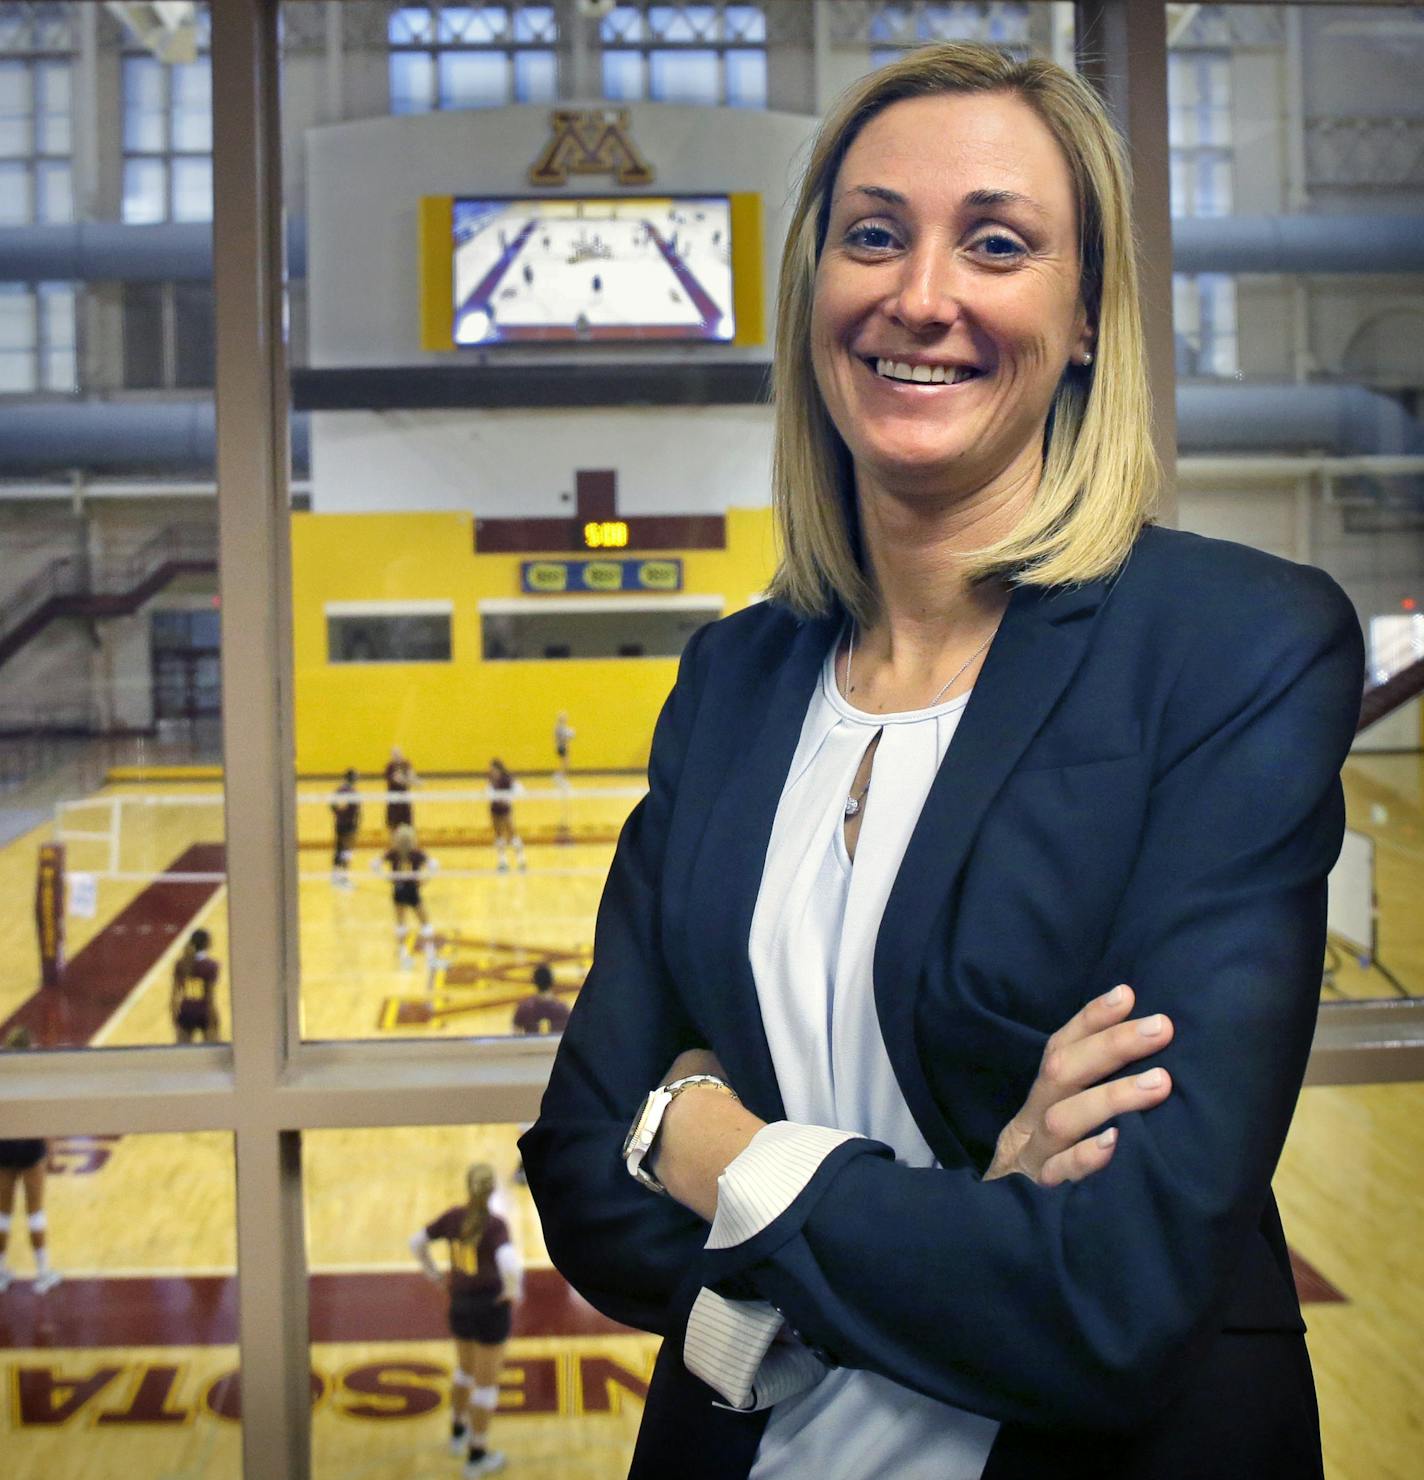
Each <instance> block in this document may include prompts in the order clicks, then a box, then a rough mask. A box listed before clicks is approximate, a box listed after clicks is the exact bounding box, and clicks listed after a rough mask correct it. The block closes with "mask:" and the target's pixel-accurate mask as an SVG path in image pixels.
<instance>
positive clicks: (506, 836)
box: [489, 756, 525, 874]
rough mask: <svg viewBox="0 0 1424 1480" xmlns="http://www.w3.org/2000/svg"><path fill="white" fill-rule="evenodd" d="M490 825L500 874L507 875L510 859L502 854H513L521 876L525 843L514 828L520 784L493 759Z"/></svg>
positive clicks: (497, 758)
mask: <svg viewBox="0 0 1424 1480" xmlns="http://www.w3.org/2000/svg"><path fill="white" fill-rule="evenodd" d="M489 788H490V804H489V809H490V825H491V826H492V827H493V828H494V851H495V857H496V858H497V860H498V864H497V866H498V868H499V871H500V873H502V874H504V873H508V872H509V859H508V858H507V857H506V856H505V850H506V849H507V848H512V849H513V850H514V862H515V864H516V865H517V867H518V868H519V871H520V872H521V873H522V872H523V871H524V868H525V863H524V840H523V839H522V838H521V837H520V836H519V834H518V832H516V831H515V827H514V796H515V793H516V791H517V790H518V788H519V783H518V782H517V781H516V780H515V779H514V776H513V774H512V773H511V772H510V770H509V768H508V767H507V766H506V765H505V764H504V762H503V761H502V760H500V759H499V757H498V756H496V757H495V758H494V759H493V760H492V761H491V762H490V767H489Z"/></svg>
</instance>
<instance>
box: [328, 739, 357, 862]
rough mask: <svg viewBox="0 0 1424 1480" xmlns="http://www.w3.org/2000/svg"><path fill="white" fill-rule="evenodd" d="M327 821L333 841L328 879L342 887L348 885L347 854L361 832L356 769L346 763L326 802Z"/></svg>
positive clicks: (349, 856)
mask: <svg viewBox="0 0 1424 1480" xmlns="http://www.w3.org/2000/svg"><path fill="white" fill-rule="evenodd" d="M330 806H331V822H332V827H333V829H334V830H335V833H336V840H335V842H334V844H333V845H332V851H331V882H332V883H333V884H336V885H338V886H339V887H341V888H343V889H349V888H350V887H351V855H352V853H353V852H354V851H355V849H356V838H357V836H358V834H359V833H360V831H361V794H360V792H358V791H357V790H356V769H355V767H354V766H349V767H347V769H346V772H345V774H344V775H343V776H342V778H341V785H340V786H338V787H337V788H336V797H335V799H334V800H333V801H332V802H331V803H330Z"/></svg>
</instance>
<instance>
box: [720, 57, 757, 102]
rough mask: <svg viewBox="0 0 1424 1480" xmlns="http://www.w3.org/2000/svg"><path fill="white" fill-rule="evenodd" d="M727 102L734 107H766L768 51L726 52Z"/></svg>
mask: <svg viewBox="0 0 1424 1480" xmlns="http://www.w3.org/2000/svg"><path fill="white" fill-rule="evenodd" d="M726 66H727V102H728V104H729V106H731V107H733V108H765V107H766V53H765V52H764V51H729V52H728V53H727V54H726Z"/></svg>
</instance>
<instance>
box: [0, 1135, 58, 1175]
mask: <svg viewBox="0 0 1424 1480" xmlns="http://www.w3.org/2000/svg"><path fill="white" fill-rule="evenodd" d="M48 1151H49V1144H48V1142H46V1141H0V1167H3V1168H4V1170H5V1171H7V1172H28V1171H29V1170H30V1168H31V1167H37V1166H39V1164H40V1163H41V1162H42V1161H43V1160H44V1159H45V1156H46V1155H47V1154H48Z"/></svg>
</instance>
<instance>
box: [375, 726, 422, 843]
mask: <svg viewBox="0 0 1424 1480" xmlns="http://www.w3.org/2000/svg"><path fill="white" fill-rule="evenodd" d="M381 774H382V775H383V776H384V777H385V780H386V796H387V801H386V832H387V833H388V834H389V835H390V837H391V838H392V839H394V838H395V835H396V829H397V828H401V827H414V826H415V807H414V805H413V804H412V802H411V799H410V794H411V792H413V791H414V790H415V788H416V781H417V778H416V774H415V767H414V766H412V765H411V763H410V762H409V761H408V760H407V759H406V757H405V754H404V753H403V752H402V750H401V748H400V747H399V746H398V745H396V746H392V747H391V758H390V760H388V761H387V762H386V769H385V770H384V771H383V772H382V773H381Z"/></svg>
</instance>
